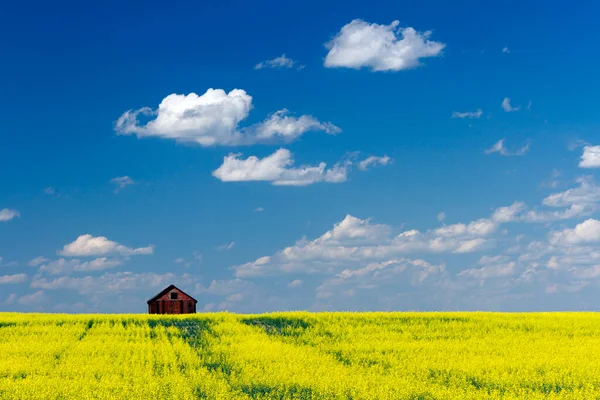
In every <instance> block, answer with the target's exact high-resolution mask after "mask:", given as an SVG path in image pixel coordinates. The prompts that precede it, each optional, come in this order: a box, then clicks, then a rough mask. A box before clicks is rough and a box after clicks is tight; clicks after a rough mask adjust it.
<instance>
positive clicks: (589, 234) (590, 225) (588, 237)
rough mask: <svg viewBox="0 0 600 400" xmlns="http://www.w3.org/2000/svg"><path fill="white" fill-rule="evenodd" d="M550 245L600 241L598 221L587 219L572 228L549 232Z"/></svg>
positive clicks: (599, 223) (599, 224) (599, 222)
mask: <svg viewBox="0 0 600 400" xmlns="http://www.w3.org/2000/svg"><path fill="white" fill-rule="evenodd" d="M549 240H550V243H551V244H552V245H559V246H560V245H563V246H569V245H579V244H587V243H597V242H600V221H598V220H595V219H592V218H590V219H587V220H585V221H583V222H582V223H580V224H577V225H576V226H575V228H573V229H565V230H563V231H560V232H551V233H550V237H549Z"/></svg>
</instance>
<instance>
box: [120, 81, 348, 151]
mask: <svg viewBox="0 0 600 400" xmlns="http://www.w3.org/2000/svg"><path fill="white" fill-rule="evenodd" d="M251 109H252V97H251V96H249V95H248V94H247V93H246V92H245V91H244V90H241V89H234V90H232V91H230V92H229V93H226V92H225V91H224V90H222V89H208V90H207V91H206V93H204V94H203V95H201V96H198V95H197V94H196V93H190V94H188V95H180V94H171V95H169V96H167V97H165V98H164V99H163V100H162V102H161V103H160V104H159V106H158V109H157V110H152V109H151V108H150V107H143V108H141V109H139V110H135V111H133V110H130V111H127V112H125V113H124V114H123V115H121V117H120V118H119V120H118V121H117V123H116V125H115V130H116V131H117V132H118V133H119V134H123V135H137V136H138V137H147V136H157V137H161V138H166V139H175V140H178V141H182V142H193V143H197V144H199V145H201V146H216V145H223V146H234V145H249V144H254V143H264V142H271V141H273V140H274V139H283V140H287V141H290V140H294V139H296V138H298V137H299V136H301V135H302V134H304V133H305V132H308V131H324V132H326V133H330V134H334V133H339V132H340V131H341V130H340V129H339V128H338V127H336V126H335V125H333V124H332V123H330V122H324V123H321V122H319V121H318V120H317V119H315V118H314V117H312V116H310V115H302V116H300V117H293V116H290V115H288V114H289V113H288V111H287V110H285V109H283V110H280V111H277V112H275V113H274V114H272V115H271V116H270V117H269V118H267V119H266V120H265V121H263V122H261V123H258V124H254V125H251V126H249V127H246V128H240V127H239V126H238V125H239V124H240V122H242V121H243V120H245V119H246V118H247V117H248V115H249V113H250V110H251ZM139 116H145V117H149V118H150V121H149V122H147V123H145V124H143V123H140V121H139V120H138V117H139Z"/></svg>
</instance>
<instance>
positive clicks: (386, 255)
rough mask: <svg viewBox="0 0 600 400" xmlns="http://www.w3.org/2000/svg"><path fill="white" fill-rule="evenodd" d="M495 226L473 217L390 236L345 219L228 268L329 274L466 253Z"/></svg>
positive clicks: (247, 272) (386, 230)
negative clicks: (405, 258)
mask: <svg viewBox="0 0 600 400" xmlns="http://www.w3.org/2000/svg"><path fill="white" fill-rule="evenodd" d="M497 227H498V224H497V223H495V222H493V221H492V220H490V219H485V218H482V219H479V220H476V221H473V222H470V223H469V224H454V225H449V226H444V227H441V228H438V229H433V230H429V231H426V232H423V233H421V232H419V231H417V230H409V231H404V232H400V233H397V234H394V233H393V229H392V227H391V226H388V225H383V224H373V223H372V222H371V221H370V220H363V219H360V218H356V217H354V216H351V215H347V216H346V217H345V218H344V219H343V220H342V221H340V222H339V223H337V224H335V225H334V226H333V228H332V229H331V230H329V231H327V232H325V233H324V234H323V235H321V236H320V237H319V238H317V239H314V240H312V241H308V240H306V239H302V240H299V241H298V242H296V244H294V245H293V246H290V247H287V248H285V249H283V250H281V251H278V252H277V253H275V254H274V255H272V256H265V257H260V258H258V259H257V260H256V261H253V262H249V263H246V264H242V265H238V266H235V267H233V269H234V270H235V274H236V276H237V277H238V278H244V277H252V276H261V275H269V274H277V273H288V272H296V273H299V272H302V273H315V272H324V271H331V270H335V269H337V268H339V267H340V266H342V265H343V266H348V265H351V264H352V263H355V264H357V265H358V266H360V265H361V264H363V263H368V262H382V261H385V260H389V259H390V258H393V257H396V256H399V255H403V254H408V253H416V252H421V253H423V252H424V253H467V252H473V251H476V250H478V249H480V248H482V247H483V246H484V245H485V244H486V243H487V241H488V239H486V237H487V236H489V235H490V234H492V233H493V232H495V231H496V229H497Z"/></svg>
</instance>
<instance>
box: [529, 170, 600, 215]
mask: <svg viewBox="0 0 600 400" xmlns="http://www.w3.org/2000/svg"><path fill="white" fill-rule="evenodd" d="M576 182H577V183H579V187H575V188H571V189H567V190H565V191H564V192H558V193H553V194H550V195H549V196H547V197H546V198H545V199H544V200H543V201H542V204H543V205H544V206H546V207H553V208H563V209H562V210H558V211H544V210H542V211H540V210H530V211H528V212H526V213H524V214H523V215H522V216H521V219H522V220H523V221H525V222H552V221H559V220H565V219H571V218H576V217H580V216H585V215H591V214H592V213H594V212H595V211H596V210H598V204H599V203H600V187H599V186H597V185H596V184H595V183H594V180H593V179H592V178H591V177H589V176H584V177H580V178H578V179H577V180H576Z"/></svg>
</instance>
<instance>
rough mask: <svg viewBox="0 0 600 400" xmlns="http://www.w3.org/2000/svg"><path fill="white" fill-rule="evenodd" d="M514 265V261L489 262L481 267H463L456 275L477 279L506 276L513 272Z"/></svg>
mask: <svg viewBox="0 0 600 400" xmlns="http://www.w3.org/2000/svg"><path fill="white" fill-rule="evenodd" d="M515 266H516V263H515V262H508V263H505V264H490V265H486V266H484V267H481V268H469V269H465V270H463V271H461V272H460V273H459V274H458V276H462V277H467V278H472V279H477V280H485V279H490V278H500V277H506V276H511V275H513V274H514V273H515Z"/></svg>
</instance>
